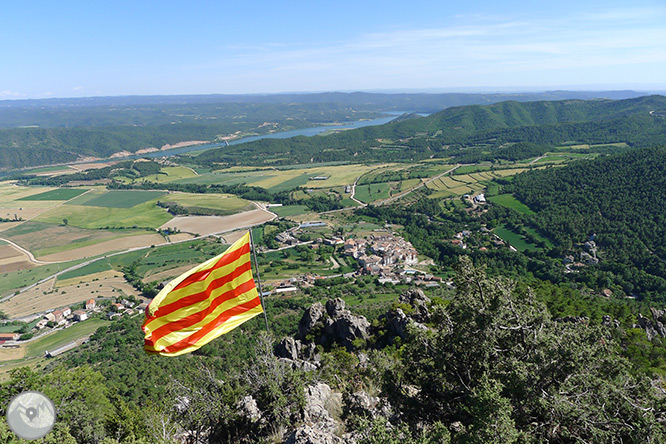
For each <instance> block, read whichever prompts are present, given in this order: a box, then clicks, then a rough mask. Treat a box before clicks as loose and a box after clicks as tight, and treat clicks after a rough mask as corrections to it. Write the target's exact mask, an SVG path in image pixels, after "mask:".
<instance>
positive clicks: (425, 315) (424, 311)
mask: <svg viewBox="0 0 666 444" xmlns="http://www.w3.org/2000/svg"><path fill="white" fill-rule="evenodd" d="M398 302H400V303H401V304H408V305H411V306H412V308H413V309H414V311H413V312H412V313H410V315H409V317H410V318H412V319H413V320H414V321H416V322H420V323H426V322H428V321H429V320H430V312H429V311H428V305H430V298H428V297H427V296H426V295H425V293H423V291H422V290H420V289H418V288H412V289H410V290H407V291H406V292H404V293H403V294H401V295H400V298H399V299H398Z"/></svg>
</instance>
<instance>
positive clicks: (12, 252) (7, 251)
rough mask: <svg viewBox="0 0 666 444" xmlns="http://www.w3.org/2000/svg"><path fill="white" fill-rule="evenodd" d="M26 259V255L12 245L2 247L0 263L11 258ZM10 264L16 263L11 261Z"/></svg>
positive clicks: (0, 249)
mask: <svg viewBox="0 0 666 444" xmlns="http://www.w3.org/2000/svg"><path fill="white" fill-rule="evenodd" d="M15 257H17V258H25V255H24V254H23V253H21V252H20V251H19V250H17V249H16V248H14V247H13V246H11V245H0V263H3V262H4V260H5V259H11V258H15ZM9 262H14V261H12V260H10V261H9Z"/></svg>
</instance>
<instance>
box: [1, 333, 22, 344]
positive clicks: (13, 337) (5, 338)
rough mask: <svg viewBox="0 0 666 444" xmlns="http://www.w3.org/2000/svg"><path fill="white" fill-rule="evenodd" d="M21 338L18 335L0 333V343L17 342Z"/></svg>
mask: <svg viewBox="0 0 666 444" xmlns="http://www.w3.org/2000/svg"><path fill="white" fill-rule="evenodd" d="M20 336H21V335H19V334H18V333H0V341H2V342H5V341H16V340H17V339H18V338H19V337H20Z"/></svg>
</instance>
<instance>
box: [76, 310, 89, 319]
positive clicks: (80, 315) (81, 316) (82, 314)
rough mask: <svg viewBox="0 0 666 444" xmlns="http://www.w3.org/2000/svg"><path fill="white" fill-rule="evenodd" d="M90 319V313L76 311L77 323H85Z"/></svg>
mask: <svg viewBox="0 0 666 444" xmlns="http://www.w3.org/2000/svg"><path fill="white" fill-rule="evenodd" d="M86 319H88V313H86V311H85V310H76V311H74V320H76V321H85V320H86Z"/></svg>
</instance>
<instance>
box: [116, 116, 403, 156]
mask: <svg viewBox="0 0 666 444" xmlns="http://www.w3.org/2000/svg"><path fill="white" fill-rule="evenodd" d="M386 114H390V115H389V116H388V117H380V118H379V119H372V120H358V121H355V122H342V123H340V124H339V125H326V126H316V127H313V128H302V129H297V130H291V131H281V132H277V133H270V134H264V135H261V136H250V137H244V138H242V139H238V140H234V141H233V142H229V145H238V144H240V143H247V142H254V141H256V140H261V139H289V138H290V137H296V136H308V137H311V136H316V135H317V134H321V133H324V132H327V131H334V130H341V129H354V128H363V127H364V126H374V125H383V124H385V123H389V122H390V121H391V120H393V119H395V118H396V117H397V116H400V115H402V114H404V113H402V112H397V111H395V112H387V113H386ZM221 146H226V143H224V142H223V143H211V144H207V145H194V146H186V147H182V148H174V149H172V150H166V151H155V152H153V153H146V154H141V155H136V156H127V157H123V159H140V158H144V157H169V156H175V155H178V154H184V153H189V152H191V151H204V150H209V149H211V148H218V147H221Z"/></svg>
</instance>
